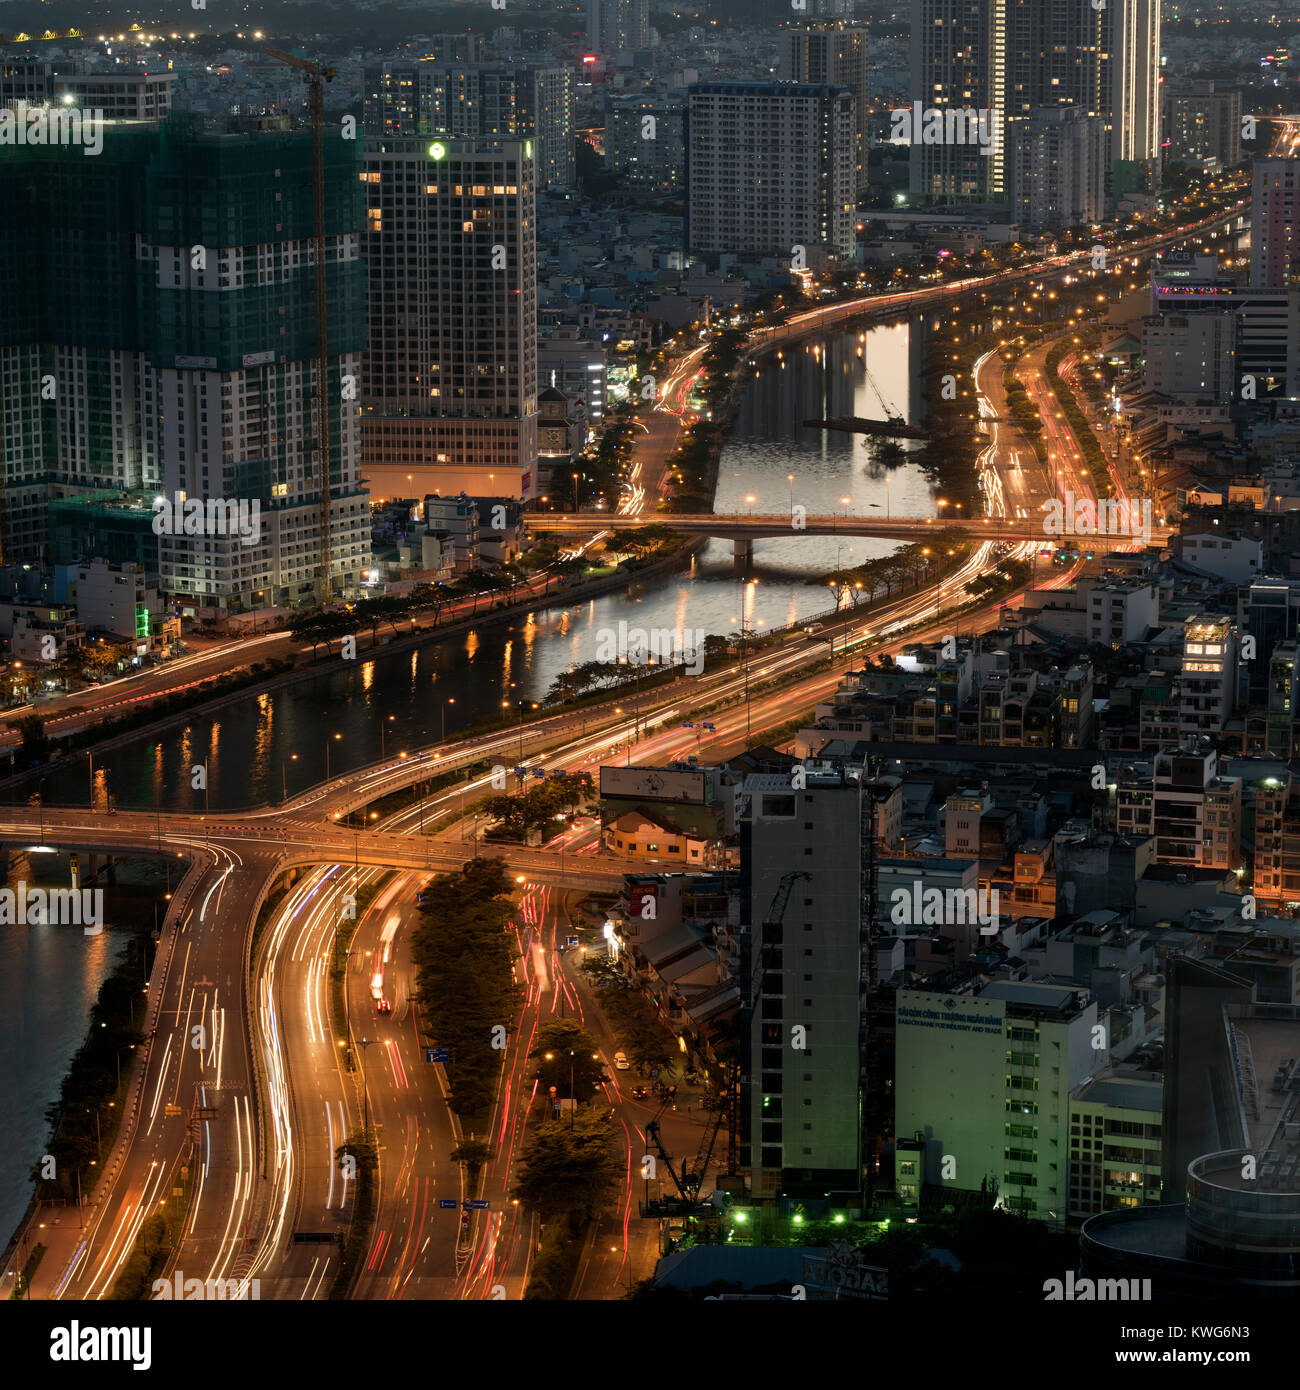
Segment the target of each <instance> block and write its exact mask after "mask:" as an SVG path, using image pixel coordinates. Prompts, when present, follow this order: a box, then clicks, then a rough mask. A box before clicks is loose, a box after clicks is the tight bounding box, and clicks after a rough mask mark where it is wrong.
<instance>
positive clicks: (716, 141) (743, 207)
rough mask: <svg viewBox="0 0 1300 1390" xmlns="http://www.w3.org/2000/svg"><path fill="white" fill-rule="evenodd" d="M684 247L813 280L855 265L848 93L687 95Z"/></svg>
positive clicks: (751, 90)
mask: <svg viewBox="0 0 1300 1390" xmlns="http://www.w3.org/2000/svg"><path fill="white" fill-rule="evenodd" d="M686 140H687V214H686V229H687V235H686V240H687V245H688V247H689V248H690V250H691V251H693V252H694V253H696V254H698V255H701V256H706V257H711V258H715V257H718V256H721V255H732V256H737V257H739V258H740V259H742V260H761V259H764V258H767V257H771V258H773V259H776V260H780V261H782V262H784V263H785V264H787V265H789V266H790V267H791V268H792V269H795V270H801V269H807V270H810V271H812V272H814V273H819V272H821V271H824V270H829V269H835V268H839V267H842V266H848V265H852V264H854V263H855V246H856V239H855V231H854V227H855V222H854V217H855V209H856V206H857V193H856V164H855V160H856V149H857V117H856V112H855V106H854V99H853V93H852V92H851V91H850V90H849V89H848V88H847V87H834V86H830V85H813V84H808V83H793V82H792V83H776V82H774V83H765V82H703V83H697V84H696V85H695V86H693V87H691V88H690V89H689V91H688V94H687V135H686Z"/></svg>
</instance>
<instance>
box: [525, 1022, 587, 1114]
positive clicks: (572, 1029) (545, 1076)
mask: <svg viewBox="0 0 1300 1390" xmlns="http://www.w3.org/2000/svg"><path fill="white" fill-rule="evenodd" d="M536 1038H537V1041H536V1043H535V1044H534V1046H533V1049H532V1051H531V1052H529V1054H528V1056H529V1057H530V1058H531V1059H532V1060H533V1061H535V1062H537V1063H538V1068H537V1076H538V1083H539V1086H540V1088H541V1090H542V1091H543V1092H544V1093H549V1091H550V1088H551V1087H552V1086H554V1087H555V1091H556V1094H557V1095H561V1096H564V1097H565V1098H566V1099H577V1098H581V1099H582V1100H584V1101H585V1100H590V1099H591V1097H592V1095H593V1094H594V1093H595V1090H596V1087H597V1086H599V1085H600V1083H601V1082H602V1081H603V1080H604V1079H605V1069H604V1068H603V1067H602V1066H601V1064H600V1058H599V1057H598V1056H597V1055H596V1040H595V1039H594V1038H593V1037H592V1036H591V1034H590V1033H588V1032H587V1031H586V1029H585V1028H583V1027H582V1025H581V1024H580V1023H579V1022H578V1021H577V1019H573V1018H557V1019H552V1020H551V1021H550V1022H549V1023H543V1024H542V1025H541V1027H540V1028H538V1030H537V1034H536ZM570 1067H572V1078H573V1094H572V1096H570V1092H569V1078H570Z"/></svg>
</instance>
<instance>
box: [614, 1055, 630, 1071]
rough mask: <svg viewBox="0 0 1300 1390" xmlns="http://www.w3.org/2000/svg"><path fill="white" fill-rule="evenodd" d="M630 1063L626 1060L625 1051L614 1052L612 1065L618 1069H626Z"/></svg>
mask: <svg viewBox="0 0 1300 1390" xmlns="http://www.w3.org/2000/svg"><path fill="white" fill-rule="evenodd" d="M631 1065H632V1063H631V1062H629V1061H628V1060H627V1053H626V1052H616V1053H615V1054H614V1066H615V1068H616V1069H617V1070H618V1071H627V1070H628V1069H629V1068H630V1067H631Z"/></svg>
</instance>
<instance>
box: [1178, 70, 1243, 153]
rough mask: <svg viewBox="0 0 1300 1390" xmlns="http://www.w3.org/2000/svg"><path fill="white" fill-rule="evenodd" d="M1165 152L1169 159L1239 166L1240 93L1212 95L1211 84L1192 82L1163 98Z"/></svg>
mask: <svg viewBox="0 0 1300 1390" xmlns="http://www.w3.org/2000/svg"><path fill="white" fill-rule="evenodd" d="M1165 137H1166V139H1167V140H1168V141H1169V144H1168V147H1167V148H1166V150H1165V154H1166V156H1167V157H1168V158H1169V159H1171V160H1180V159H1189V160H1197V161H1202V162H1206V163H1208V162H1210V161H1214V162H1216V163H1217V164H1218V165H1219V166H1220V167H1221V168H1224V169H1232V168H1235V167H1236V166H1237V165H1238V164H1240V163H1241V93H1240V92H1239V91H1236V90H1232V91H1220V92H1216V91H1215V89H1214V83H1213V82H1192V83H1189V84H1188V85H1187V86H1186V87H1185V88H1183V89H1182V90H1179V91H1171V92H1169V93H1168V94H1167V95H1166V97H1165Z"/></svg>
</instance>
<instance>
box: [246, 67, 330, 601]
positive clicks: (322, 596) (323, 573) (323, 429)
mask: <svg viewBox="0 0 1300 1390" xmlns="http://www.w3.org/2000/svg"><path fill="white" fill-rule="evenodd" d="M262 52H263V53H265V54H266V56H267V57H268V58H274V59H275V60H276V62H278V63H287V64H288V65H289V67H291V68H297V69H298V70H299V71H300V72H305V73H306V74H307V88H308V110H309V111H310V113H311V155H312V193H313V197H314V202H315V219H314V222H313V226H312V245H313V247H314V249H315V257H316V422H317V424H316V436H315V443H316V450H317V455H318V458H319V465H318V471H317V476H318V479H319V482H320V568H319V571H318V575H317V581H316V591H317V600H318V602H320V603H322V604H326V603H328V602H329V601H330V598H331V590H332V584H331V574H330V539H331V526H330V412H329V404H328V401H327V399H326V395H327V392H326V383H327V382H328V379H329V342H328V339H329V309H328V306H327V304H326V275H325V83H326V82H332V81H333V80H334V69H333V68H327V67H322V66H321V64H320V63H313V62H311V61H310V60H309V59H307V58H295V57H294V56H293V54H292V53H282V52H281V51H280V50H279V49H276V48H264V49H262Z"/></svg>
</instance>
